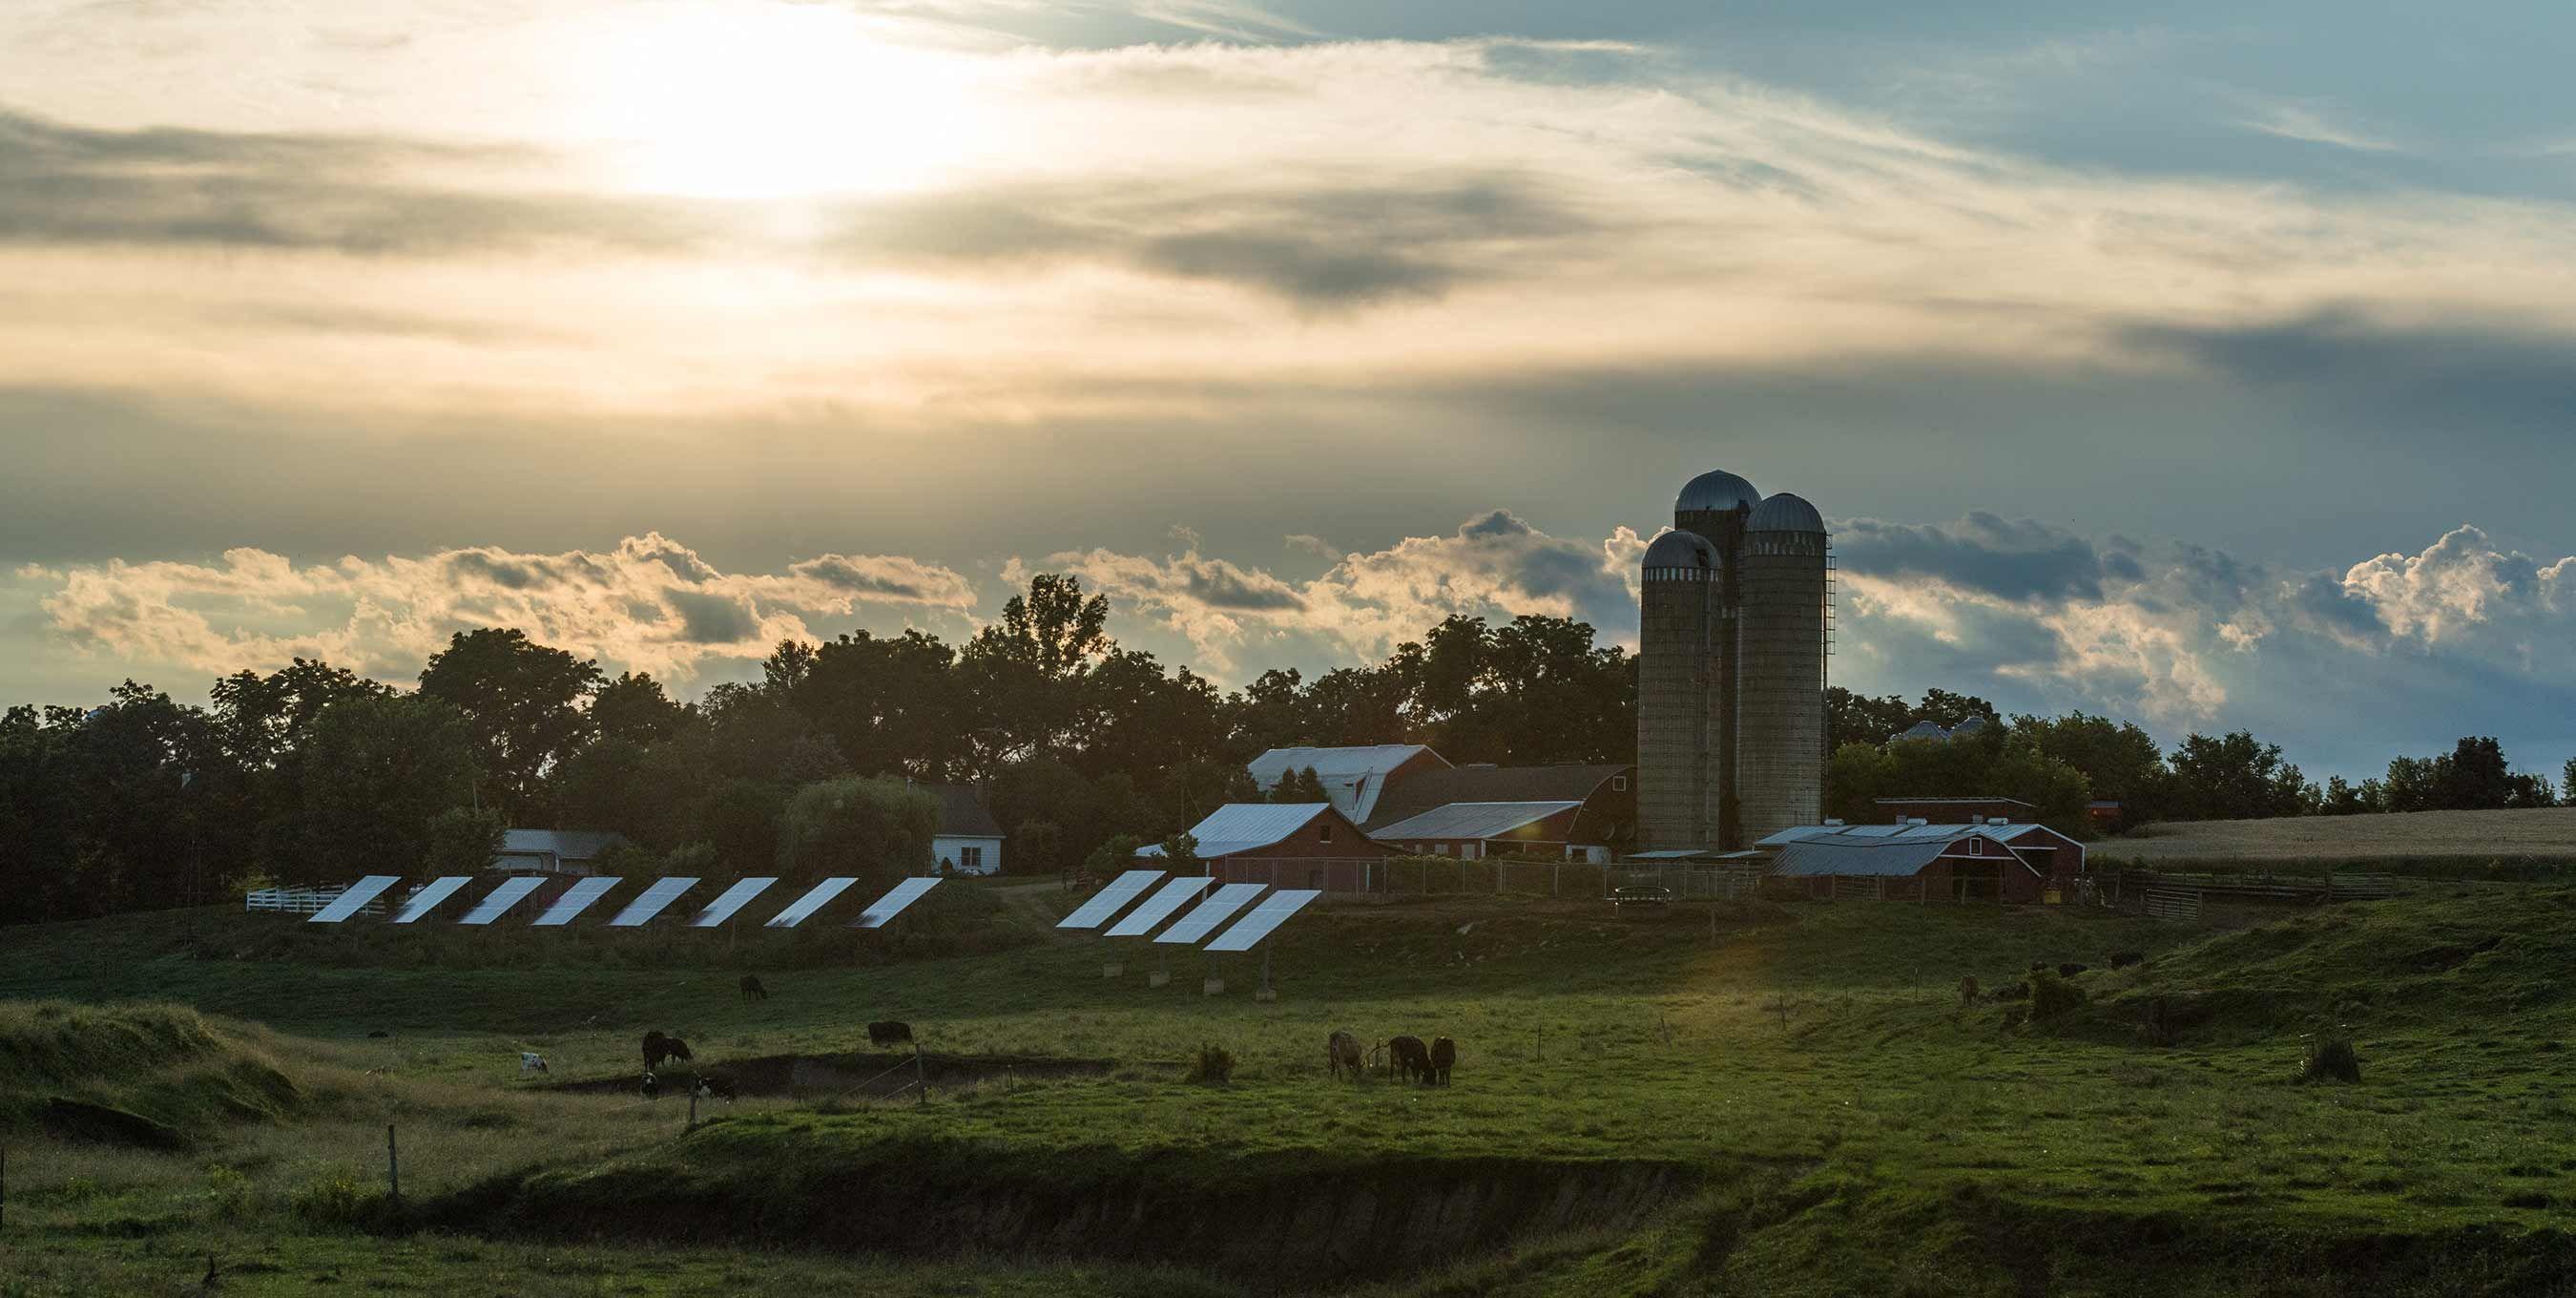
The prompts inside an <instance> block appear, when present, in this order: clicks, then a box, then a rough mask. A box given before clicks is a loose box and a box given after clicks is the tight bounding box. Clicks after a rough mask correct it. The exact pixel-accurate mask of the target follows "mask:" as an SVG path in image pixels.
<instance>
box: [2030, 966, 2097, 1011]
mask: <svg viewBox="0 0 2576 1298" xmlns="http://www.w3.org/2000/svg"><path fill="white" fill-rule="evenodd" d="M2083 1007H2084V989H2083V988H2081V987H2078V986H2076V985H2075V984H2073V983H2071V982H2068V981H2067V980H2065V979H2063V978H2060V977H2058V976H2057V974H2056V972H2055V971H2053V970H2048V969H2042V970H2039V971H2038V972H2036V973H2033V974H2032V975H2031V976H2030V1017H2031V1019H2032V1021H2033V1022H2036V1021H2038V1020H2040V1019H2053V1018H2056V1017H2057V1016H2058V1015H2060V1014H2064V1013H2066V1012H2067V1011H2069V1010H2076V1009H2082V1008H2083Z"/></svg>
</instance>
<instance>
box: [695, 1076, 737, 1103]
mask: <svg viewBox="0 0 2576 1298" xmlns="http://www.w3.org/2000/svg"><path fill="white" fill-rule="evenodd" d="M698 1098H699V1099H701V1100H722V1101H724V1102H725V1103H727V1104H731V1103H733V1079H732V1078H730V1077H727V1076H725V1075H724V1074H722V1073H709V1074H707V1075H706V1076H704V1077H701V1078H699V1079H698Z"/></svg>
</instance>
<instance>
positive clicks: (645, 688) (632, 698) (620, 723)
mask: <svg viewBox="0 0 2576 1298" xmlns="http://www.w3.org/2000/svg"><path fill="white" fill-rule="evenodd" d="M688 719H689V709H688V708H687V707H686V706H685V705H683V704H679V703H674V702H672V701H671V696H670V695H668V694H666V693H663V692H662V682H660V681H657V680H655V679H653V678H652V677H651V676H648V675H646V674H644V673H642V672H626V673H624V674H622V675H620V676H619V677H618V678H617V679H616V680H613V681H610V682H608V683H606V684H604V685H602V686H600V687H599V692H598V693H597V694H595V695H593V696H591V700H590V724H591V728H592V729H593V730H594V731H596V732H597V733H598V735H599V737H600V738H601V739H622V740H625V741H626V742H628V743H632V744H658V743H660V742H662V741H663V740H665V739H668V738H670V737H671V734H672V732H673V731H676V730H678V729H679V728H680V727H681V725H682V724H684V723H686V722H687V721H688Z"/></svg>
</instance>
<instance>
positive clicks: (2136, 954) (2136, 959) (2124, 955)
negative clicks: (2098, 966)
mask: <svg viewBox="0 0 2576 1298" xmlns="http://www.w3.org/2000/svg"><path fill="white" fill-rule="evenodd" d="M2146 962H2147V953H2146V952H2144V951H2114V952H2112V953H2111V967H2112V968H2114V969H2126V968H2128V967H2129V966H2130V965H2133V964H2145V963H2146Z"/></svg>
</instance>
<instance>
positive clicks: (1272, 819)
mask: <svg viewBox="0 0 2576 1298" xmlns="http://www.w3.org/2000/svg"><path fill="white" fill-rule="evenodd" d="M1190 837H1192V838H1195V839H1197V840H1198V855H1199V860H1200V861H1202V862H1204V863H1205V869H1206V873H1207V874H1208V875H1209V876H1211V877H1213V878H1215V879H1216V880H1218V881H1219V882H1221V883H1265V884H1269V885H1271V886H1272V887H1277V888H1322V889H1325V890H1326V891H1329V892H1366V891H1369V889H1370V885H1371V884H1373V883H1374V882H1375V881H1376V875H1375V867H1376V865H1377V863H1378V862H1379V861H1382V860H1384V859H1386V858H1387V857H1389V856H1393V855H1394V854H1395V853H1394V851H1393V850H1392V849H1390V848H1387V847H1385V846H1382V845H1380V844H1377V843H1374V842H1371V841H1369V837H1368V835H1366V834H1363V833H1361V832H1360V827H1359V826H1358V825H1356V824H1353V823H1352V822H1351V819H1350V817H1348V816H1345V815H1343V814H1342V813H1341V812H1339V811H1336V810H1334V808H1333V805H1332V804H1331V803H1328V802H1229V803H1227V804H1226V805H1224V806H1222V807H1219V808H1217V809H1216V810H1214V811H1212V812H1209V813H1208V814H1207V816H1206V818H1205V819H1202V820H1201V821H1199V823H1197V824H1195V825H1192V826H1190ZM1136 855H1137V857H1138V858H1139V859H1140V860H1143V861H1149V862H1150V861H1159V860H1161V859H1162V858H1163V848H1162V845H1161V844H1159V843H1157V844H1153V845H1150V846H1147V847H1145V848H1143V849H1141V850H1139V851H1138V852H1137V853H1136Z"/></svg>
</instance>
